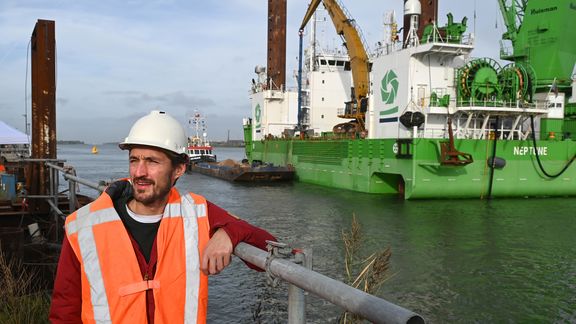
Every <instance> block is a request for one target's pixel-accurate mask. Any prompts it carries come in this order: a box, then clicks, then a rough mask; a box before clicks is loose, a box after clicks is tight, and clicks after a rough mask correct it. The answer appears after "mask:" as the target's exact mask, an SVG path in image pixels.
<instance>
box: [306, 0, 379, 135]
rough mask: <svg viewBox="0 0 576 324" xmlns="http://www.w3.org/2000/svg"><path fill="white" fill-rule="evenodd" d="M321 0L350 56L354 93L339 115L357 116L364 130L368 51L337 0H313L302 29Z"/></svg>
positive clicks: (367, 86)
mask: <svg viewBox="0 0 576 324" xmlns="http://www.w3.org/2000/svg"><path fill="white" fill-rule="evenodd" d="M320 2H322V4H324V7H325V8H326V10H327V11H328V14H329V15H330V18H331V19H332V23H333V24H334V27H335V28H336V32H337V33H338V35H340V36H342V37H344V40H345V41H346V49H347V50H348V56H349V57H350V69H351V70H352V82H353V84H354V93H353V94H352V101H351V102H348V103H346V109H345V112H344V115H340V116H339V117H342V118H355V119H356V120H357V121H358V123H359V126H360V129H359V130H360V131H361V130H364V120H365V115H366V110H367V109H368V99H367V96H368V91H369V84H370V83H369V82H370V81H369V64H368V54H367V53H366V49H365V48H364V44H362V38H360V34H359V32H358V30H357V29H356V27H355V26H354V24H353V20H352V19H351V18H350V17H348V16H347V15H346V13H345V12H344V10H342V7H341V6H340V5H339V4H338V2H337V0H312V2H311V3H310V5H308V10H307V11H306V14H305V15H304V19H303V20H302V24H301V25H300V30H303V29H304V27H305V26H306V24H307V23H308V21H309V20H310V18H312V15H313V14H314V12H315V11H316V8H318V5H320Z"/></svg>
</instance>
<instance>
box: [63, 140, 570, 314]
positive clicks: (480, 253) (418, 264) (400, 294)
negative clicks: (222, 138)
mask: <svg viewBox="0 0 576 324" xmlns="http://www.w3.org/2000/svg"><path fill="white" fill-rule="evenodd" d="M58 149H59V152H58V157H59V158H61V159H66V160H67V161H68V162H69V163H70V164H72V165H74V166H75V167H76V170H77V172H78V175H79V176H80V177H82V178H86V179H90V180H93V181H99V180H110V179H114V178H119V177H124V176H126V175H127V173H126V172H127V166H128V163H127V153H125V152H122V151H120V150H118V149H117V147H116V146H113V145H103V146H101V147H99V149H100V154H98V155H92V154H90V146H87V145H62V146H59V147H58ZM217 154H218V157H219V159H220V160H222V159H225V158H234V159H241V158H243V151H242V150H241V149H236V148H217ZM178 187H179V188H181V189H188V190H191V191H194V192H196V193H199V194H202V195H204V196H205V197H206V198H207V199H208V200H210V201H212V202H214V203H216V204H218V205H220V206H221V207H223V208H225V209H227V210H229V211H230V212H231V213H233V214H236V215H238V216H240V217H241V218H244V219H246V220H247V221H249V222H250V223H253V224H255V225H257V226H260V227H262V228H265V229H267V230H268V231H269V232H271V233H272V234H274V235H275V236H277V237H278V238H279V239H280V240H281V241H285V242H288V243H292V244H294V245H295V246H298V247H308V248H312V249H313V251H314V269H315V270H316V271H318V272H321V273H323V274H326V275H329V276H331V277H335V278H338V279H343V277H344V273H345V272H344V266H343V255H344V248H343V243H342V240H341V232H342V229H343V228H348V227H349V225H350V222H351V219H352V217H353V215H356V217H357V219H358V221H359V222H360V224H361V225H362V230H363V239H364V241H365V245H364V248H363V253H366V254H369V253H372V252H374V251H376V250H378V249H382V248H385V247H387V246H390V247H391V248H392V258H391V267H392V269H391V272H390V273H391V275H392V276H391V278H390V279H389V280H388V281H387V282H386V283H385V284H384V286H383V287H382V289H381V292H380V294H379V295H380V297H382V298H385V299H387V300H389V301H391V302H394V303H397V304H399V305H401V306H403V307H406V308H408V309H411V310H413V311H415V312H418V313H419V314H421V315H422V316H424V317H425V318H426V319H427V320H428V322H432V323H441V322H447V321H449V322H466V323H470V322H479V323H494V322H576V247H575V246H576V239H575V237H576V200H575V198H563V199H502V200H493V201H480V200H434V201H430V200H428V201H403V200H398V199H395V198H386V197H382V196H378V195H367V194H360V193H354V192H349V191H340V190H335V189H330V188H324V187H319V186H314V185H307V184H302V183H294V184H282V185H258V186H255V185H240V184H233V183H229V182H226V181H222V180H218V179H213V178H209V177H206V176H204V175H198V174H187V175H185V176H184V177H183V179H181V181H179V182H178ZM82 192H83V193H85V194H89V195H95V194H96V193H95V192H93V191H90V190H87V189H85V188H82ZM308 299H309V302H310V303H309V304H308V307H307V319H308V322H309V323H330V322H336V321H337V318H338V316H339V314H340V312H341V310H340V309H338V308H337V307H335V306H333V305H330V304H329V303H326V302H324V301H322V300H319V299H317V298H315V297H314V296H309V297H308ZM286 309H287V292H286V286H281V287H279V288H276V289H272V288H269V287H267V286H266V283H265V276H264V275H263V274H262V273H257V272H254V271H252V270H250V269H248V268H247V267H245V266H244V264H243V263H242V261H241V260H239V259H235V260H234V262H233V264H232V265H231V266H230V267H229V268H227V269H226V270H225V271H224V272H223V273H222V274H220V275H218V276H215V277H212V278H211V279H210V302H209V315H208V320H209V322H210V323H253V322H262V323H285V322H286V321H287V315H286Z"/></svg>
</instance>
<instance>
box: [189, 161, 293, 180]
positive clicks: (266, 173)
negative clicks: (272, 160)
mask: <svg viewBox="0 0 576 324" xmlns="http://www.w3.org/2000/svg"><path fill="white" fill-rule="evenodd" d="M189 171H191V172H197V173H201V174H205V175H208V176H211V177H215V178H219V179H223V180H227V181H232V182H280V181H291V180H293V179H294V168H293V167H292V166H291V165H287V166H275V165H273V164H260V163H253V164H252V165H250V164H248V163H247V162H245V163H238V162H236V161H232V160H224V161H222V162H218V163H216V162H198V163H192V164H190V166H189Z"/></svg>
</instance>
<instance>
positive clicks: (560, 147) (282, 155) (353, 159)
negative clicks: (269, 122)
mask: <svg viewBox="0 0 576 324" xmlns="http://www.w3.org/2000/svg"><path fill="white" fill-rule="evenodd" d="M440 142H442V140H440V139H424V138H417V139H414V140H412V141H411V143H400V147H399V144H398V142H397V141H396V140H394V139H363V140H361V139H337V140H299V139H293V140H264V141H254V142H252V143H247V146H248V145H249V144H250V149H249V150H247V154H249V155H250V159H251V160H258V161H262V162H267V163H274V164H275V165H292V166H294V168H295V170H296V179H297V180H298V181H301V182H306V183H313V184H317V185H322V186H327V187H333V188H340V189H348V190H353V191H358V192H365V193H375V194H388V195H400V196H402V197H404V198H406V199H429V198H485V197H488V196H492V197H535V196H536V197H541V196H572V195H576V165H573V166H571V167H569V168H567V170H566V171H565V172H563V173H562V174H561V175H560V176H558V177H556V178H550V177H547V176H546V175H545V174H544V173H543V171H542V170H541V169H540V167H539V165H538V162H537V157H536V150H539V151H538V152H539V153H540V154H539V155H540V160H541V163H542V166H543V168H544V171H546V172H547V173H548V174H556V173H558V172H559V171H561V170H562V169H563V168H564V166H565V165H566V164H567V163H568V162H569V161H570V159H571V158H572V157H573V156H574V154H575V153H576V142H572V141H561V142H560V141H538V143H537V148H536V149H534V147H533V143H532V141H531V140H509V141H494V140H466V139H461V140H455V147H456V149H457V150H458V151H461V152H466V153H469V154H471V155H472V158H473V162H472V163H470V164H468V165H464V166H453V165H443V164H442V163H440V159H441V153H440V152H441V149H440ZM494 145H496V155H495V156H496V157H497V158H499V161H501V162H502V161H504V163H505V165H500V166H498V167H499V168H494V170H493V174H491V173H492V168H491V164H490V163H488V161H491V157H492V155H493V150H494Z"/></svg>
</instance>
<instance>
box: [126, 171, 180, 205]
mask: <svg viewBox="0 0 576 324" xmlns="http://www.w3.org/2000/svg"><path fill="white" fill-rule="evenodd" d="M137 181H144V182H147V183H149V184H151V189H152V191H151V192H149V193H148V194H146V193H145V192H144V191H138V190H134V197H133V198H134V200H136V201H137V202H139V203H141V204H143V205H145V206H148V205H153V204H154V203H156V202H157V201H158V200H161V199H164V198H165V197H167V196H168V194H169V193H170V190H171V189H172V188H171V186H170V185H169V184H170V177H168V181H167V182H166V183H167V185H166V186H163V187H155V185H156V184H157V183H156V182H155V181H153V180H151V179H147V178H146V177H140V178H135V179H134V182H137ZM154 189H157V190H159V191H158V193H156V192H155V190H154ZM143 195H146V196H143Z"/></svg>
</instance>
